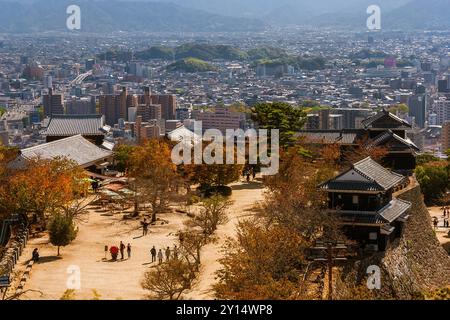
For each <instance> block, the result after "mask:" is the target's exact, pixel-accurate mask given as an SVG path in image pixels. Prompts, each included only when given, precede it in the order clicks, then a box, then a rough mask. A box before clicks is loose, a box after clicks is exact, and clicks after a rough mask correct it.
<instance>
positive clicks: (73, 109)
mask: <svg viewBox="0 0 450 320" xmlns="http://www.w3.org/2000/svg"><path fill="white" fill-rule="evenodd" d="M95 108H96V101H95V97H90V98H80V99H77V98H75V97H72V98H71V99H69V100H67V101H66V110H67V114H72V115H76V114H79V115H82V114H84V115H87V114H96V113H97V112H96V110H95Z"/></svg>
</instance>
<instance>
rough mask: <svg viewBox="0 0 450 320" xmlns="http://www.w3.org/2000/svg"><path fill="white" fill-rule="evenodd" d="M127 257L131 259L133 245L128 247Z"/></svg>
mask: <svg viewBox="0 0 450 320" xmlns="http://www.w3.org/2000/svg"><path fill="white" fill-rule="evenodd" d="M127 255H128V259H131V244H128V245H127Z"/></svg>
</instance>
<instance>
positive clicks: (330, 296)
mask: <svg viewBox="0 0 450 320" xmlns="http://www.w3.org/2000/svg"><path fill="white" fill-rule="evenodd" d="M328 300H333V246H332V244H331V243H330V244H328Z"/></svg>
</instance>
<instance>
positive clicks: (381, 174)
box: [320, 157, 405, 191]
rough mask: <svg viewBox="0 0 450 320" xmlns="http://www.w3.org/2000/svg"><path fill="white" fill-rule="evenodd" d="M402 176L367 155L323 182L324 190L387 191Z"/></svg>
mask: <svg viewBox="0 0 450 320" xmlns="http://www.w3.org/2000/svg"><path fill="white" fill-rule="evenodd" d="M404 179H405V177H404V176H402V175H400V174H397V173H394V172H392V171H390V170H388V169H386V168H384V167H383V166H382V165H380V164H378V163H377V162H376V161H374V160H372V158H370V157H367V158H366V159H364V160H361V161H359V162H357V163H355V164H353V166H352V167H351V168H350V169H348V170H347V171H344V172H343V173H341V174H340V175H338V176H337V177H335V178H333V179H331V180H329V181H327V182H325V183H323V184H321V185H320V188H322V189H325V190H355V191H387V190H389V189H392V188H394V187H395V186H397V185H398V184H400V183H401V182H402V181H403V180H404Z"/></svg>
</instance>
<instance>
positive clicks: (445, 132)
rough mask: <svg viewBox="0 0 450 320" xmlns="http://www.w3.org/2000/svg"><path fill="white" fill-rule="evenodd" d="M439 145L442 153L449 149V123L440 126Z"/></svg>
mask: <svg viewBox="0 0 450 320" xmlns="http://www.w3.org/2000/svg"><path fill="white" fill-rule="evenodd" d="M441 143H442V151H443V152H444V151H446V150H449V149H450V121H446V122H445V123H444V124H443V125H442V131H441Z"/></svg>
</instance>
